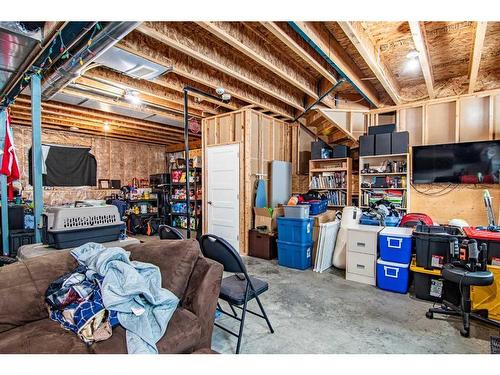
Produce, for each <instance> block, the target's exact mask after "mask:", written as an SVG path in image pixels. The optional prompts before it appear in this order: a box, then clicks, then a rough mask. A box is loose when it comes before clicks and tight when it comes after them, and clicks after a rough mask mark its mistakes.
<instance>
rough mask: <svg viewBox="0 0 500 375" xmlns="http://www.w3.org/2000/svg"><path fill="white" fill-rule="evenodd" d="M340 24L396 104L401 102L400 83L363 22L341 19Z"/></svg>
mask: <svg viewBox="0 0 500 375" xmlns="http://www.w3.org/2000/svg"><path fill="white" fill-rule="evenodd" d="M338 24H339V26H340V27H341V28H342V30H343V31H344V33H345V34H346V36H347V37H348V38H349V40H350V41H351V43H352V44H353V45H354V47H356V50H357V51H358V52H359V54H360V55H361V57H363V59H364V60H365V62H366V64H367V65H368V67H369V68H370V69H371V70H372V72H373V73H374V74H375V76H376V77H377V79H378V80H379V82H380V83H381V84H382V86H383V87H384V89H385V91H386V92H387V93H388V94H389V96H390V97H391V99H392V100H393V101H394V103H395V104H396V105H398V104H401V100H400V99H399V94H398V84H397V82H396V80H395V79H394V77H393V76H392V73H391V72H390V70H389V69H388V68H387V66H386V65H385V63H384V62H383V61H381V60H380V56H378V53H377V50H376V48H375V46H374V45H373V43H372V41H371V40H370V38H369V36H368V35H367V34H366V32H365V30H364V29H363V26H362V23H361V22H350V21H341V22H338Z"/></svg>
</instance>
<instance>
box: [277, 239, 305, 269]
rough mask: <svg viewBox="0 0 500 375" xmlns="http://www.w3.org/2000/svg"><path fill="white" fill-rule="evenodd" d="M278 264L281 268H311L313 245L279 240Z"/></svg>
mask: <svg viewBox="0 0 500 375" xmlns="http://www.w3.org/2000/svg"><path fill="white" fill-rule="evenodd" d="M276 243H277V244H278V264H279V265H280V266H284V267H289V268H295V269H299V270H305V269H307V268H310V267H311V259H312V258H311V254H312V248H313V244H312V242H309V243H297V242H287V241H281V240H277V241H276Z"/></svg>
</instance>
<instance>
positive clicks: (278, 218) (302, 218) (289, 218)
mask: <svg viewBox="0 0 500 375" xmlns="http://www.w3.org/2000/svg"><path fill="white" fill-rule="evenodd" d="M276 219H277V220H278V221H310V222H311V223H312V222H313V221H314V218H312V217H285V216H280V217H277V218H276Z"/></svg>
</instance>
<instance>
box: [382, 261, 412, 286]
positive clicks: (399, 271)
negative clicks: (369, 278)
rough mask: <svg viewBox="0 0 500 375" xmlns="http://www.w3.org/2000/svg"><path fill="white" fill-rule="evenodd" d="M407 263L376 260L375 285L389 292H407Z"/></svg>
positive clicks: (408, 278) (408, 272)
mask: <svg viewBox="0 0 500 375" xmlns="http://www.w3.org/2000/svg"><path fill="white" fill-rule="evenodd" d="M409 266H410V265H409V263H406V264H401V263H394V262H386V261H385V260H382V259H378V260H377V287H378V288H380V289H384V290H388V291H391V292H396V293H402V294H406V293H408V283H409V280H410V270H409Z"/></svg>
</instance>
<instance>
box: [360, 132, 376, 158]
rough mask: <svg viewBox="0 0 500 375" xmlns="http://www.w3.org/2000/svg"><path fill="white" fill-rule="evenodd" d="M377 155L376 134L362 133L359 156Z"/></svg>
mask: <svg viewBox="0 0 500 375" xmlns="http://www.w3.org/2000/svg"><path fill="white" fill-rule="evenodd" d="M371 155H375V136H374V135H362V136H360V137H359V156H371Z"/></svg>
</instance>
